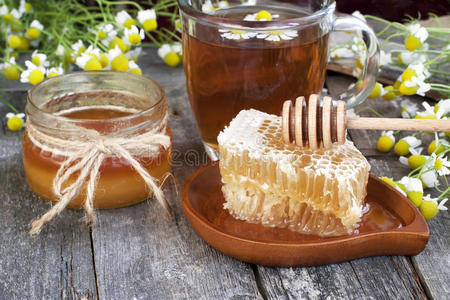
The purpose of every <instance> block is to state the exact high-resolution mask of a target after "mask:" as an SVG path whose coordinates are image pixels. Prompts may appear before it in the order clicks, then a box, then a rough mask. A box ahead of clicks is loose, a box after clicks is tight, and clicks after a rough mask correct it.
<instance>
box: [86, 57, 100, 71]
mask: <svg viewBox="0 0 450 300" xmlns="http://www.w3.org/2000/svg"><path fill="white" fill-rule="evenodd" d="M84 69H85V70H86V71H94V70H101V69H102V64H101V63H100V62H99V61H98V59H97V57H92V58H91V59H89V60H88V62H87V63H86V65H85V66H84Z"/></svg>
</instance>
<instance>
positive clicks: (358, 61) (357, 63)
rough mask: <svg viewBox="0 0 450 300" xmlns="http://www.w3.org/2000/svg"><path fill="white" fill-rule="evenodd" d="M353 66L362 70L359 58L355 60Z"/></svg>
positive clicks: (362, 66)
mask: <svg viewBox="0 0 450 300" xmlns="http://www.w3.org/2000/svg"><path fill="white" fill-rule="evenodd" d="M355 66H356V67H357V68H358V69H361V70H362V69H364V65H363V64H362V62H361V58H360V57H358V58H357V59H356V61H355Z"/></svg>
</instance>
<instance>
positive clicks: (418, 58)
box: [397, 51, 427, 65]
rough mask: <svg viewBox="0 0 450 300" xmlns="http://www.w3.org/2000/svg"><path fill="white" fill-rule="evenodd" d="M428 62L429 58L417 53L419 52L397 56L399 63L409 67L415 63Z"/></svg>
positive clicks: (402, 53) (401, 53)
mask: <svg viewBox="0 0 450 300" xmlns="http://www.w3.org/2000/svg"><path fill="white" fill-rule="evenodd" d="M426 60H427V57H426V55H425V54H422V53H417V52H410V51H405V52H400V53H399V54H398V55H397V61H398V63H399V64H401V65H409V64H411V63H413V62H422V63H423V62H425V61H426Z"/></svg>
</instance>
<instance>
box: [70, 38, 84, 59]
mask: <svg viewBox="0 0 450 300" xmlns="http://www.w3.org/2000/svg"><path fill="white" fill-rule="evenodd" d="M72 50H73V56H74V58H75V57H77V56H79V55H81V53H83V52H84V51H85V50H86V46H85V45H84V44H83V41H82V40H78V41H77V42H76V43H75V44H73V45H72Z"/></svg>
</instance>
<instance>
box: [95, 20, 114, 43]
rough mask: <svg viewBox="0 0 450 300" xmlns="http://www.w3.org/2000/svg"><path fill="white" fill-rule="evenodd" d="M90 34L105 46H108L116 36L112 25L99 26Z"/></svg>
mask: <svg viewBox="0 0 450 300" xmlns="http://www.w3.org/2000/svg"><path fill="white" fill-rule="evenodd" d="M92 32H93V33H94V34H95V35H96V36H97V38H98V39H99V40H100V41H101V42H102V44H103V45H105V46H108V45H109V43H111V41H112V40H113V39H114V38H115V37H116V35H117V30H115V29H114V25H112V24H100V25H99V26H98V27H97V28H96V29H95V30H92Z"/></svg>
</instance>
